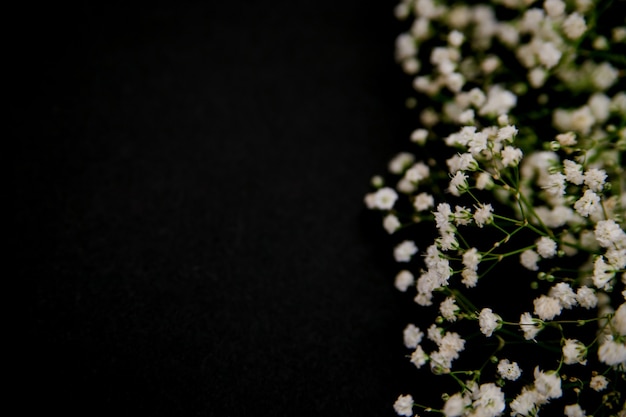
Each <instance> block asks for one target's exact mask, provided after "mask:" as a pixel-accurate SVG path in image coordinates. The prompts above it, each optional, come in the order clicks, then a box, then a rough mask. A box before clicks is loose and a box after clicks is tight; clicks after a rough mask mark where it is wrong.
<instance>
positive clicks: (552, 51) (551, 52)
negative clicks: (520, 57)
mask: <svg viewBox="0 0 626 417" xmlns="http://www.w3.org/2000/svg"><path fill="white" fill-rule="evenodd" d="M562 55H563V53H562V52H561V50H560V49H559V48H558V47H557V46H556V45H554V44H553V43H552V42H543V43H542V44H541V46H539V50H538V51H537V56H538V58H539V62H541V63H542V64H543V66H545V67H546V68H547V69H550V68H553V67H555V66H556V64H558V63H559V61H560V60H561V56H562Z"/></svg>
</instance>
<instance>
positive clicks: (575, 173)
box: [563, 159, 585, 185]
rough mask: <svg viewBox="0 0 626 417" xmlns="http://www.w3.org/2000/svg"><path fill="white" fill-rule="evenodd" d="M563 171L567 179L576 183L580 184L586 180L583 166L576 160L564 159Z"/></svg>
mask: <svg viewBox="0 0 626 417" xmlns="http://www.w3.org/2000/svg"><path fill="white" fill-rule="evenodd" d="M563 172H564V173H565V179H566V180H568V181H569V182H571V183H572V184H575V185H580V184H582V183H583V181H584V180H585V177H584V175H583V167H582V165H580V164H577V163H576V162H574V161H572V160H569V159H566V160H564V161H563Z"/></svg>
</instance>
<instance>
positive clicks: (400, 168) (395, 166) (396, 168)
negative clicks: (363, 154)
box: [389, 152, 415, 174]
mask: <svg viewBox="0 0 626 417" xmlns="http://www.w3.org/2000/svg"><path fill="white" fill-rule="evenodd" d="M413 161H415V155H413V154H412V153H409V152H400V153H399V154H397V155H396V156H394V157H393V158H392V159H391V161H389V172H391V173H392V174H402V173H403V172H404V170H405V169H407V168H408V167H410V166H411V164H413Z"/></svg>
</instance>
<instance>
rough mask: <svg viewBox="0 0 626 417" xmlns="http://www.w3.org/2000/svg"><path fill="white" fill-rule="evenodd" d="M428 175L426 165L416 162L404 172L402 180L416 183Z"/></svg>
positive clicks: (428, 169)
mask: <svg viewBox="0 0 626 417" xmlns="http://www.w3.org/2000/svg"><path fill="white" fill-rule="evenodd" d="M429 175H430V168H428V165H426V164H425V163H423V162H418V163H416V164H414V165H413V166H411V167H410V168H409V169H407V170H406V172H405V173H404V178H406V179H407V180H409V181H411V182H413V183H417V182H419V181H421V180H423V179H424V178H427V177H428V176H429Z"/></svg>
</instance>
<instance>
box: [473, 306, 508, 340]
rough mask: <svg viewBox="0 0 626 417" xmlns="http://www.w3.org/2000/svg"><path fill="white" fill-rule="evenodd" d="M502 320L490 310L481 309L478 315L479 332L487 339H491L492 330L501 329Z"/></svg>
mask: <svg viewBox="0 0 626 417" xmlns="http://www.w3.org/2000/svg"><path fill="white" fill-rule="evenodd" d="M501 321H502V318H501V317H500V316H499V315H497V314H495V313H494V312H493V311H492V310H491V309H490V308H483V309H482V310H481V311H480V314H479V315H478V323H479V325H480V331H481V332H482V334H484V335H485V336H487V337H491V335H492V334H493V332H494V330H496V329H499V328H500V327H501V324H500V322H501Z"/></svg>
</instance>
